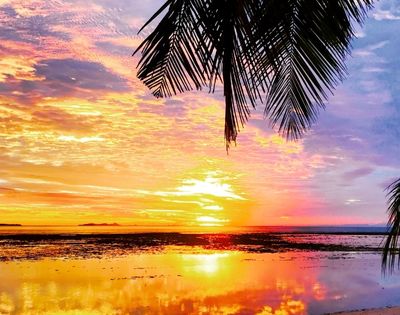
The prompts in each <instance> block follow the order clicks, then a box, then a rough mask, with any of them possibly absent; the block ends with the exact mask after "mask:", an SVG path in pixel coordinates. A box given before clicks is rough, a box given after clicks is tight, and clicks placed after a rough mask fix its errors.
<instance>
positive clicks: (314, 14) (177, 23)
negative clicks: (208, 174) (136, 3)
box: [135, 0, 372, 146]
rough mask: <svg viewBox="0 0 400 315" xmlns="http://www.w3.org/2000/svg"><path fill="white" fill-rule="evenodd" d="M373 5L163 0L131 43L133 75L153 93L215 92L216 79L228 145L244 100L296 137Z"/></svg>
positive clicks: (246, 108) (357, 0)
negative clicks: (136, 56)
mask: <svg viewBox="0 0 400 315" xmlns="http://www.w3.org/2000/svg"><path fill="white" fill-rule="evenodd" d="M371 5H372V0H338V1H332V0H318V1H316V0H167V1H166V2H165V4H164V5H163V6H162V7H161V8H160V10H158V11H157V12H156V13H155V14H154V15H153V17H152V18H151V19H150V20H149V22H148V23H150V22H151V21H153V20H154V19H155V18H156V17H157V16H159V15H160V14H161V13H162V12H164V11H166V13H165V15H164V17H163V18H162V19H161V21H160V23H159V24H158V26H157V27H156V28H155V30H154V31H153V32H152V33H151V34H150V35H149V36H148V37H147V38H146V39H145V40H144V42H143V43H142V44H141V45H140V46H139V48H138V49H137V51H141V52H142V56H141V59H140V61H139V70H138V77H139V79H141V80H142V81H143V82H144V83H145V84H146V85H147V86H148V87H149V88H150V89H151V90H152V92H153V94H154V95H155V96H156V97H165V96H171V95H173V94H176V93H180V92H184V91H188V90H192V89H194V88H195V89H201V88H202V87H203V86H208V87H209V89H210V92H214V91H215V87H216V84H217V83H218V82H221V83H222V84H223V91H224V96H225V108H226V109H225V139H226V141H227V146H229V144H230V142H231V141H235V140H236V136H237V133H238V131H239V128H240V126H243V125H244V123H245V122H246V121H247V119H248V117H249V115H250V107H255V106H256V104H257V101H260V102H261V101H262V100H263V99H266V107H265V115H266V117H267V118H268V119H269V120H270V122H271V123H272V125H273V126H275V125H277V126H278V129H279V131H280V132H281V133H282V134H284V135H286V136H287V137H288V138H298V137H300V136H301V135H302V134H303V133H304V131H306V130H307V129H308V128H310V126H311V124H312V123H313V122H314V121H315V120H316V118H317V115H318V112H319V109H320V108H323V107H324V101H325V100H326V99H327V93H328V92H329V91H332V89H333V88H334V87H335V86H336V84H337V83H338V82H340V81H341V80H342V79H343V77H344V74H345V66H344V60H345V57H346V56H347V54H348V52H349V50H350V41H351V38H352V37H353V35H354V32H353V27H354V24H356V23H361V22H362V21H363V19H364V17H365V15H366V12H367V10H368V9H369V8H370V7H371ZM148 23H146V25H145V26H147V25H148ZM137 51H136V52H137ZM136 52H135V53H136Z"/></svg>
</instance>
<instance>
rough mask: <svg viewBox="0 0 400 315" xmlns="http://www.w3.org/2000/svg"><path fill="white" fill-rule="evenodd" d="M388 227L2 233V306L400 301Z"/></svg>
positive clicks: (175, 307)
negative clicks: (384, 268) (383, 255)
mask: <svg viewBox="0 0 400 315" xmlns="http://www.w3.org/2000/svg"><path fill="white" fill-rule="evenodd" d="M382 239H383V235H381V234H379V233H375V234H365V233H361V234H354V233H353V234H348V233H231V234H229V233H225V234H224V233H129V234H121V233H119V234H118V233H117V234H115V233H102V234H97V233H84V234H82V233H73V234H68V233H62V234H60V233H50V234H44V233H40V234H37V233H36V234H35V233H34V234H16V233H14V234H13V233H4V234H2V235H0V258H1V261H0V278H1V281H0V314H275V315H278V314H280V315H282V314H284V315H285V314H288V315H289V314H325V313H329V312H339V311H346V310H355V309H361V308H377V307H387V306H395V305H400V295H399V294H398V293H399V292H400V275H399V274H398V273H395V274H393V275H390V276H386V277H385V276H383V275H382V273H381V266H380V247H379V246H380V244H381V242H382Z"/></svg>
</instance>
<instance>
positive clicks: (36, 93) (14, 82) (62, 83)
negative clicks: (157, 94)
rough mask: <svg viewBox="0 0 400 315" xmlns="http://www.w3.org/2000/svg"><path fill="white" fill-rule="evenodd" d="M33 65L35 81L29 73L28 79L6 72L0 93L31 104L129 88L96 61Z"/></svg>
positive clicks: (123, 90)
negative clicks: (56, 98)
mask: <svg viewBox="0 0 400 315" xmlns="http://www.w3.org/2000/svg"><path fill="white" fill-rule="evenodd" d="M33 68H34V77H36V78H37V80H34V79H32V73H29V74H30V77H29V78H28V79H24V78H23V79H18V78H19V77H20V76H19V77H16V76H12V75H11V74H8V75H7V78H6V79H5V80H3V81H5V82H0V92H1V93H2V94H3V96H8V97H9V98H11V99H16V100H18V101H20V102H21V103H32V102H34V101H35V100H37V99H40V98H46V97H64V96H70V95H75V96H80V97H92V96H95V95H98V94H101V93H103V92H127V91H130V90H131V87H130V86H129V84H128V81H127V80H126V79H124V78H123V77H121V76H119V75H117V74H115V73H114V72H112V71H111V70H109V69H107V68H106V67H105V66H104V65H103V64H101V63H98V62H91V61H82V60H75V59H70V58H67V59H47V60H41V61H40V62H38V63H36V64H35V65H34V66H33ZM9 72H10V73H11V71H9ZM17 74H18V73H17ZM35 81H40V82H35Z"/></svg>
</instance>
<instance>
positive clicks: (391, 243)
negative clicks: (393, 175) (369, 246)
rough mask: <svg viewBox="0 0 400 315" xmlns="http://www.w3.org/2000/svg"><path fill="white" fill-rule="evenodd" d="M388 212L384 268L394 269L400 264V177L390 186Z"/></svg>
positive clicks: (385, 269) (384, 269) (383, 256)
mask: <svg viewBox="0 0 400 315" xmlns="http://www.w3.org/2000/svg"><path fill="white" fill-rule="evenodd" d="M387 190H388V194H387V197H388V213H389V221H388V228H389V234H388V236H387V237H386V241H385V246H384V247H383V255H382V269H383V271H392V270H393V269H394V267H395V265H396V258H397V265H398V266H400V244H399V234H400V179H398V180H397V181H395V182H394V183H392V184H391V185H390V186H389V187H388V188H387Z"/></svg>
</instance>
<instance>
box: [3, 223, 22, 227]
mask: <svg viewBox="0 0 400 315" xmlns="http://www.w3.org/2000/svg"><path fill="white" fill-rule="evenodd" d="M0 226H22V224H7V223H0Z"/></svg>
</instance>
